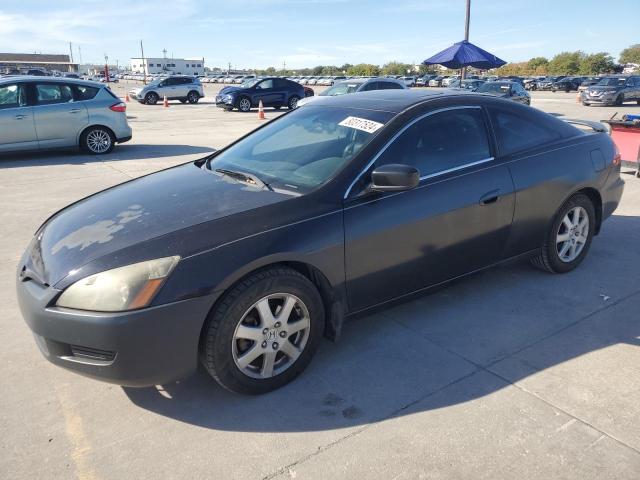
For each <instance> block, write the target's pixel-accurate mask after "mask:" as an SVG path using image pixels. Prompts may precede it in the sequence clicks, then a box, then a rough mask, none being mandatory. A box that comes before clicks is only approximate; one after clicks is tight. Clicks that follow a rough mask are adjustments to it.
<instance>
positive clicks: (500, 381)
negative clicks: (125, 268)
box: [124, 216, 640, 432]
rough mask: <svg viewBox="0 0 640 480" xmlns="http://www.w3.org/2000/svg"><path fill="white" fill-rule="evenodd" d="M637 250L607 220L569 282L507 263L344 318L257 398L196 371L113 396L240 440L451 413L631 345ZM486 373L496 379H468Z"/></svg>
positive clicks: (625, 224)
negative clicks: (308, 357)
mask: <svg viewBox="0 0 640 480" xmlns="http://www.w3.org/2000/svg"><path fill="white" fill-rule="evenodd" d="M634 239H635V240H634ZM638 239H640V217H626V216H613V217H612V218H610V219H609V220H608V221H607V222H606V223H605V224H604V226H603V230H602V232H601V234H600V235H599V236H598V237H596V238H595V240H594V242H593V244H592V248H591V251H590V254H589V256H587V258H586V259H585V261H584V263H583V264H582V265H581V266H580V267H579V268H578V269H577V270H575V271H573V272H571V273H568V274H565V275H550V274H547V273H544V272H540V271H537V270H535V269H533V268H532V267H531V266H530V265H529V264H528V263H527V262H522V261H519V262H514V263H511V264H507V265H503V266H501V267H497V268H493V269H490V270H486V271H484V272H481V273H479V274H476V275H473V276H470V277H467V278H466V279H464V280H461V281H458V282H456V283H455V284H452V285H450V286H449V287H447V288H443V289H440V290H437V291H436V292H434V293H432V294H430V295H424V296H421V297H417V298H414V299H413V300H411V301H408V302H405V303H401V304H396V305H395V306H392V307H390V308H388V309H386V310H382V311H379V312H376V313H373V314H369V315H367V316H362V317H358V318H355V319H352V320H350V321H349V322H348V323H347V324H346V325H345V328H344V333H343V337H342V339H341V340H340V342H338V343H337V344H334V343H330V342H328V341H325V342H323V344H322V346H321V348H320V350H319V352H318V354H317V356H316V358H315V359H314V361H313V362H312V364H311V365H310V367H309V368H308V369H307V371H306V372H304V373H303V374H302V375H301V376H300V377H299V378H298V379H297V380H296V381H294V382H293V383H291V384H290V385H288V386H285V387H284V388H281V389H280V390H277V391H274V392H271V393H269V394H266V395H262V396H258V397H248V396H240V395H235V394H232V393H229V392H227V391H225V390H223V389H222V388H221V387H219V386H218V385H217V384H216V383H215V382H214V381H213V380H212V379H211V378H209V376H208V375H207V374H206V373H205V372H203V371H198V373H197V374H195V375H193V376H192V377H190V378H188V379H186V380H183V381H180V382H175V383H171V384H167V385H163V386H157V387H156V388H140V389H137V388H128V387H125V388H124V392H125V393H126V395H127V396H128V397H129V398H130V399H131V401H132V402H133V403H134V404H136V405H138V406H139V407H141V408H144V409H146V410H149V411H152V412H154V413H157V414H159V415H163V416H166V417H169V418H173V419H176V420H178V421H181V422H186V423H189V424H193V425H197V426H200V427H203V428H210V429H217V430H224V431H247V432H248V431H251V432H295V431H299V432H302V431H320V430H329V429H336V428H348V427H354V426H360V425H365V424H368V423H371V422H375V421H380V420H382V419H386V418H389V417H392V416H400V415H404V414H407V413H406V412H408V411H411V410H412V411H416V410H417V411H425V410H435V409H440V408H446V407H450V406H453V405H461V404H464V403H465V402H468V401H471V400H474V399H477V398H480V397H484V396H486V395H490V394H492V393H494V392H496V391H498V390H501V389H503V388H505V387H507V386H509V385H510V384H511V383H514V382H517V381H518V380H521V379H523V378H526V377H528V376H530V375H532V374H535V373H538V372H541V371H544V370H546V369H548V368H551V367H554V366H556V365H559V364H562V363H564V362H568V361H571V360H572V359H576V358H578V357H581V356H583V355H587V354H590V353H592V352H597V351H601V350H603V349H605V348H607V347H610V346H614V345H618V344H627V345H633V346H640V322H639V321H638V320H637V311H638V309H640V285H638V284H637V280H638V278H637V272H638V271H639V269H640V245H639V244H638ZM607 297H609V298H607ZM598 312H600V313H598ZM494 367H496V369H494ZM487 370H488V371H491V372H503V373H501V374H499V375H486V374H485V375H477V373H478V372H486V371H487ZM504 372H507V373H504ZM503 375H504V376H503ZM471 376H474V378H475V380H476V381H474V382H464V380H465V379H467V378H469V377H471ZM507 377H508V380H507ZM478 382H480V383H478ZM454 385H455V388H454V387H453V386H454ZM449 387H451V388H449Z"/></svg>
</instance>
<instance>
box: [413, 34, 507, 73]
mask: <svg viewBox="0 0 640 480" xmlns="http://www.w3.org/2000/svg"><path fill="white" fill-rule="evenodd" d="M422 63H423V64H424V65H444V66H445V67H447V68H451V69H458V68H463V67H468V66H471V67H476V68H481V69H483V70H488V69H489V68H497V67H501V66H502V65H504V64H505V63H507V62H505V61H504V60H502V59H500V58H498V57H496V56H495V55H494V54H492V53H489V52H487V51H486V50H483V49H481V48H480V47H477V46H475V45H474V44H473V43H469V42H468V41H466V40H463V41H461V42H458V43H454V44H453V45H451V46H450V47H449V48H446V49H444V50H442V51H441V52H439V53H436V54H435V55H434V56H433V57H431V58H427V59H426V60H425V61H424V62H422Z"/></svg>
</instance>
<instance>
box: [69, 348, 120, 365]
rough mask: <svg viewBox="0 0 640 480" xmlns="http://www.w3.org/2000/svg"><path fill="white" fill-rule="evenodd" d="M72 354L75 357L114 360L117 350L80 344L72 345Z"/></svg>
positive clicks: (104, 360) (105, 360)
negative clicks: (112, 350)
mask: <svg viewBox="0 0 640 480" xmlns="http://www.w3.org/2000/svg"><path fill="white" fill-rule="evenodd" d="M70 348H71V354H72V355H73V356H74V357H80V358H88V359H90V360H100V361H103V362H112V361H113V360H114V359H115V358H116V352H111V351H109V350H100V349H99V348H91V347H82V346H80V345H70Z"/></svg>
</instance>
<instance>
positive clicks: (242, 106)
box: [238, 97, 251, 112]
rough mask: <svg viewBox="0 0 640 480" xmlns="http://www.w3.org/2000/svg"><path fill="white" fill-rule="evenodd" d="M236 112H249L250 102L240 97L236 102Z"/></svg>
mask: <svg viewBox="0 0 640 480" xmlns="http://www.w3.org/2000/svg"><path fill="white" fill-rule="evenodd" d="M238 110H240V111H241V112H248V111H249V110H251V101H250V100H249V99H248V98H247V97H242V98H241V99H240V100H239V101H238Z"/></svg>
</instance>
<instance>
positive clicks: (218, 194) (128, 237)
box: [20, 163, 291, 285]
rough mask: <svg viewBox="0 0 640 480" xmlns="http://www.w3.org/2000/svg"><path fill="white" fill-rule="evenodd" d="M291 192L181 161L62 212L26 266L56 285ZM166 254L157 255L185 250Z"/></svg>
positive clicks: (43, 231) (40, 235)
mask: <svg viewBox="0 0 640 480" xmlns="http://www.w3.org/2000/svg"><path fill="white" fill-rule="evenodd" d="M288 198H291V197H290V196H289V195H286V194H283V193H276V192H272V191H270V190H268V189H266V188H258V187H254V186H251V185H248V184H245V183H241V182H239V181H237V180H234V179H232V178H230V177H228V176H222V175H220V174H217V173H213V172H211V171H209V170H204V169H202V168H200V167H198V166H197V165H196V164H194V163H189V164H185V165H181V166H179V167H174V168H170V169H168V170H163V171H161V172H158V173H154V174H151V175H148V176H145V177H142V178H139V179H136V180H132V181H130V182H127V183H124V184H121V185H118V186H115V187H112V188H110V189H108V190H104V191H102V192H99V193H97V194H95V195H92V196H90V197H87V198H85V199H83V200H80V201H79V202H76V203H74V204H72V205H70V206H68V207H67V208H65V209H63V210H61V211H60V212H58V213H56V214H55V215H54V216H53V217H51V218H50V219H49V220H47V221H46V222H45V223H44V224H43V226H42V227H40V229H39V230H38V232H36V235H35V236H34V238H33V240H32V242H31V245H30V246H29V248H28V250H27V252H26V253H25V256H24V258H23V259H22V262H21V265H20V268H21V269H22V268H23V267H25V268H26V270H27V271H28V273H29V274H30V276H32V277H33V278H36V279H38V280H39V281H41V283H43V284H47V285H55V284H56V283H58V282H59V281H60V280H61V279H63V278H64V277H66V276H67V275H68V274H69V273H70V272H72V271H75V270H78V269H80V267H82V266H83V265H85V264H87V263H89V262H92V261H94V260H96V259H100V258H101V257H104V256H105V255H109V254H114V252H118V251H120V250H123V249H126V248H128V247H132V246H135V245H139V244H141V243H144V242H146V241H149V240H151V239H154V238H157V237H160V236H163V235H167V234H171V233H175V232H180V231H182V230H185V229H189V228H190V227H193V226H195V225H199V224H204V223H207V222H212V221H215V220H218V219H221V218H223V217H228V216H231V215H235V214H239V213H241V212H245V211H247V210H251V209H255V208H258V207H262V206H266V205H270V204H273V203H276V202H279V201H283V200H286V199H288ZM227 233H228V232H227ZM185 241H186V240H185ZM211 242H212V243H213V242H214V239H211ZM164 253H166V255H156V257H157V256H168V255H175V254H177V253H179V252H175V251H171V252H169V251H167V252H164ZM116 256H117V255H111V257H116Z"/></svg>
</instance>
